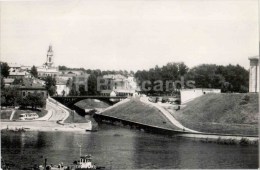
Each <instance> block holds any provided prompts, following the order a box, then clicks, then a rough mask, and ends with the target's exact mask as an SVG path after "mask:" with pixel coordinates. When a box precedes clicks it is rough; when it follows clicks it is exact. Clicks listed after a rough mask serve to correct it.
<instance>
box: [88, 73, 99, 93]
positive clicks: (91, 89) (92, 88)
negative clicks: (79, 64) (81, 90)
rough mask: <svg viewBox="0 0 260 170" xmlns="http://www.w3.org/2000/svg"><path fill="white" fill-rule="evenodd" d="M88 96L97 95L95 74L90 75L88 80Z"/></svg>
mask: <svg viewBox="0 0 260 170" xmlns="http://www.w3.org/2000/svg"><path fill="white" fill-rule="evenodd" d="M87 94H88V95H97V94H98V91H97V76H96V75H95V74H91V75H90V76H89V78H88V92H87Z"/></svg>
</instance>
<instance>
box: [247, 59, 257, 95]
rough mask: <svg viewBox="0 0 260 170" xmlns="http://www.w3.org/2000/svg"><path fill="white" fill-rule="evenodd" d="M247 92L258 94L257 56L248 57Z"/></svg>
mask: <svg viewBox="0 0 260 170" xmlns="http://www.w3.org/2000/svg"><path fill="white" fill-rule="evenodd" d="M249 60H250V68H249V92H252V93H256V92H259V56H254V57H249Z"/></svg>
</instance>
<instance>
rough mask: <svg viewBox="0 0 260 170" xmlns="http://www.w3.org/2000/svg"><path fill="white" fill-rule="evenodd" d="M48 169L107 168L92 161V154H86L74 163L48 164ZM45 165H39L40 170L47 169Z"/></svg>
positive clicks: (82, 169)
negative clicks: (64, 164) (66, 164)
mask: <svg viewBox="0 0 260 170" xmlns="http://www.w3.org/2000/svg"><path fill="white" fill-rule="evenodd" d="M45 167H46V168H45V169H46V170H95V169H100V170H105V169H106V168H105V167H102V166H96V165H95V164H93V163H92V156H91V155H85V156H80V159H79V160H78V161H74V162H73V164H72V165H68V166H63V163H60V164H59V165H47V166H45ZM45 169H44V167H43V166H40V167H39V170H45Z"/></svg>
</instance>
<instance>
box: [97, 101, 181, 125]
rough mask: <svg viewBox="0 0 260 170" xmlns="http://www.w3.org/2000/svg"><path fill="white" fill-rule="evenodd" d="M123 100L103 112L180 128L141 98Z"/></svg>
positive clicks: (142, 121) (150, 123) (125, 118)
mask: <svg viewBox="0 0 260 170" xmlns="http://www.w3.org/2000/svg"><path fill="white" fill-rule="evenodd" d="M122 102H123V103H122V104H117V105H115V106H112V107H111V108H107V109H106V110H105V111H104V112H102V113H101V114H103V115H107V116H112V117H117V118H120V119H124V120H129V121H133V122H138V123H143V124H146V125H151V126H158V127H162V128H169V129H173V130H180V128H178V127H177V126H174V125H173V124H172V123H171V122H170V121H169V120H168V119H167V117H165V116H164V115H163V114H162V113H161V112H160V110H159V109H157V108H156V107H154V106H152V105H149V104H146V103H143V102H141V101H140V98H131V99H126V101H122Z"/></svg>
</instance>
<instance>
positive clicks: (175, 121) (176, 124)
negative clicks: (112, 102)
mask: <svg viewBox="0 0 260 170" xmlns="http://www.w3.org/2000/svg"><path fill="white" fill-rule="evenodd" d="M140 101H141V102H143V103H145V104H148V105H152V106H154V107H156V108H157V109H159V110H160V112H161V113H162V114H163V115H164V116H165V117H166V118H167V119H168V120H169V121H170V122H171V123H172V124H173V125H175V126H177V127H178V128H180V129H183V130H185V131H186V132H193V133H201V132H198V131H195V130H192V129H189V128H187V127H185V126H183V125H182V124H181V123H180V122H179V121H178V120H176V119H175V118H174V117H173V116H172V115H171V114H170V113H169V112H168V111H167V110H166V109H164V108H163V107H161V106H160V105H158V104H157V103H152V102H150V101H149V100H148V97H140Z"/></svg>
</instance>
